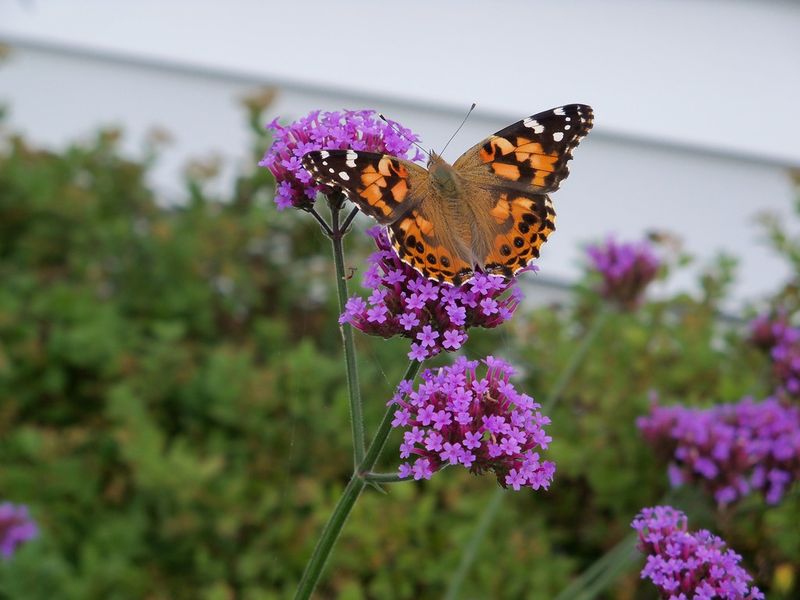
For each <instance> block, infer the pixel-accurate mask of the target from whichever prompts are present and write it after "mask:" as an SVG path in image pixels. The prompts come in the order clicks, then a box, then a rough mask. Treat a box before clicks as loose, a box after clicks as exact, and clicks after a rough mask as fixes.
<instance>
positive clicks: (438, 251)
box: [389, 210, 474, 285]
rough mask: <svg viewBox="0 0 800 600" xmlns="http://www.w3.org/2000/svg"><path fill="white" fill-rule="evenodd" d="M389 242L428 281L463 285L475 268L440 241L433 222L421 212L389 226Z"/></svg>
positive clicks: (409, 215)
mask: <svg viewBox="0 0 800 600" xmlns="http://www.w3.org/2000/svg"><path fill="white" fill-rule="evenodd" d="M389 239H390V240H391V242H392V247H393V248H394V250H395V252H397V255H398V256H399V257H400V260H402V261H403V262H405V263H406V264H408V265H410V266H412V267H413V268H414V269H415V270H416V271H417V272H418V273H420V274H422V275H423V276H424V277H427V278H428V279H433V280H436V281H439V282H440V283H449V284H452V285H461V284H462V283H464V282H465V281H467V280H468V279H470V278H471V277H472V276H473V275H474V273H473V271H472V267H471V266H470V265H469V264H467V263H466V262H464V261H463V260H462V259H461V258H459V257H457V256H455V255H453V254H452V253H451V252H450V251H448V250H447V248H445V247H444V245H442V244H441V243H439V242H438V240H437V238H436V232H435V230H434V227H433V223H431V221H430V220H428V219H426V218H425V217H424V216H423V215H422V214H420V212H419V211H417V210H412V211H411V212H410V213H409V214H408V215H407V216H405V217H403V218H402V219H400V220H399V221H397V222H396V223H393V224H392V225H390V226H389Z"/></svg>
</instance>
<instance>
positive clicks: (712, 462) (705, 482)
mask: <svg viewBox="0 0 800 600" xmlns="http://www.w3.org/2000/svg"><path fill="white" fill-rule="evenodd" d="M637 426H638V427H639V429H640V431H641V432H642V435H643V436H644V438H645V439H646V440H647V442H648V443H649V444H650V445H651V446H653V447H654V448H655V449H656V451H657V452H658V453H659V454H660V455H662V456H663V457H665V458H667V459H668V460H670V464H669V467H668V473H669V477H670V480H671V482H672V484H673V485H674V486H678V485H681V484H684V483H698V484H700V485H702V486H703V487H704V488H705V489H707V490H708V491H709V492H710V493H711V494H713V496H714V498H715V499H716V501H717V502H718V503H719V504H720V505H726V504H730V503H732V502H735V501H736V500H738V499H740V498H742V497H743V496H746V495H747V494H749V493H750V492H752V491H759V492H761V493H762V494H763V495H764V497H765V499H766V501H767V502H768V503H770V504H776V503H778V502H779V501H780V500H781V498H782V497H783V495H784V493H785V492H786V490H787V489H788V488H789V487H790V486H791V485H792V483H793V482H794V481H796V480H797V479H798V478H800V409H798V408H797V407H790V406H786V405H784V404H782V403H781V402H779V401H778V400H775V399H771V398H770V399H767V400H764V401H763V402H753V401H752V400H751V399H749V398H745V399H744V400H742V401H741V402H739V403H737V404H728V405H719V406H715V407H713V408H710V409H693V408H684V407H681V406H671V407H665V406H658V405H654V406H653V408H652V409H651V412H650V415H649V416H646V417H640V418H639V419H638V420H637Z"/></svg>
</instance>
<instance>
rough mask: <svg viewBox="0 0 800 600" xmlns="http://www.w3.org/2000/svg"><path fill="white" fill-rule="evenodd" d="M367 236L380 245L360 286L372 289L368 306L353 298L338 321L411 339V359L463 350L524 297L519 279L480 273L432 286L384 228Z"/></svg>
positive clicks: (506, 317) (373, 332)
mask: <svg viewBox="0 0 800 600" xmlns="http://www.w3.org/2000/svg"><path fill="white" fill-rule="evenodd" d="M368 233H369V234H370V235H371V236H372V237H373V238H374V239H375V243H376V244H377V246H378V250H376V251H375V252H373V253H372V255H371V256H370V257H369V259H368V262H369V264H370V267H369V269H368V270H367V272H366V273H365V275H364V279H363V281H362V283H363V285H364V286H365V287H367V288H368V290H369V303H367V302H366V301H364V300H363V299H361V298H359V297H358V296H354V297H353V298H350V300H348V302H347V304H346V306H345V311H344V313H343V314H342V315H341V316H340V317H339V322H340V323H345V322H346V323H350V324H352V325H353V326H354V327H356V328H357V329H360V330H361V331H363V332H364V333H367V334H370V335H378V336H381V337H385V338H389V337H392V336H395V335H401V336H403V337H406V338H408V339H410V340H412V342H413V343H412V344H411V349H410V351H409V353H408V357H409V358H410V359H412V360H420V361H421V360H424V359H426V358H430V357H432V356H435V355H437V354H439V353H440V352H441V351H442V350H445V351H454V350H457V349H459V348H460V347H461V346H462V345H464V343H465V342H466V341H467V337H468V335H467V330H468V329H470V328H471V327H484V328H487V329H489V328H493V327H497V326H498V325H501V324H502V323H504V322H505V321H507V320H509V319H510V318H511V317H512V316H513V314H514V311H515V310H516V309H517V306H519V303H520V300H521V298H522V293H521V292H520V291H519V288H518V287H517V285H516V280H515V279H511V280H504V279H502V278H500V277H496V276H492V275H486V274H484V273H476V275H475V277H473V278H472V279H470V280H469V281H467V282H465V283H463V284H462V285H461V286H459V287H454V286H450V285H447V284H441V283H436V282H433V281H429V280H428V279H426V278H425V277H424V276H422V275H420V274H419V273H417V272H416V271H415V270H414V269H413V268H411V267H410V266H408V265H407V264H405V263H404V262H402V261H401V260H400V259H399V258H398V257H397V255H396V254H395V253H394V250H392V246H391V244H390V243H389V238H388V237H387V235H386V232H385V231H384V230H383V229H382V228H380V227H373V228H372V229H370V230H369V231H368ZM400 274H402V277H401V276H400Z"/></svg>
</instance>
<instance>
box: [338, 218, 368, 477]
mask: <svg viewBox="0 0 800 600" xmlns="http://www.w3.org/2000/svg"><path fill="white" fill-rule="evenodd" d="M340 212H341V203H338V204H337V203H334V202H331V235H330V236H329V237H330V238H331V243H332V244H333V262H334V264H335V266H336V291H337V294H338V296H339V314H342V313H343V312H344V307H345V304H346V303H347V297H348V296H347V274H346V273H345V267H344V247H343V241H344V235H345V231H346V228H341V227H340V226H339V213H340ZM339 329H340V331H341V332H342V342H343V344H344V360H345V364H346V366H347V389H348V391H349V395H350V424H351V427H352V434H353V467H354V468H357V467H358V465H360V464H361V461H363V460H364V411H363V408H362V406H361V389H360V386H359V384H358V368H357V366H356V348H355V343H354V342H353V327H352V326H351V325H350V323H342V325H340V327H339Z"/></svg>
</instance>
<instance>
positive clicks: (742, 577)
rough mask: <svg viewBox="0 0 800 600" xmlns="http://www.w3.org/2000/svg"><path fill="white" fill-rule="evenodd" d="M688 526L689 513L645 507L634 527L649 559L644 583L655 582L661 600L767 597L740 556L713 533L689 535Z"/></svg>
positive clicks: (672, 509)
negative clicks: (687, 516) (742, 564)
mask: <svg viewBox="0 0 800 600" xmlns="http://www.w3.org/2000/svg"><path fill="white" fill-rule="evenodd" d="M687 526H688V521H687V518H686V515H685V514H684V513H683V512H681V511H679V510H677V509H675V508H672V507H671V506H655V507H653V508H644V509H642V511H641V512H640V513H639V514H638V515H637V516H636V518H635V519H634V520H633V522H632V523H631V527H633V528H634V529H635V530H636V531H637V532H638V534H639V543H638V544H637V546H636V547H637V548H638V549H639V550H640V551H641V552H642V553H643V554H645V556H647V562H646V563H645V566H644V568H643V569H642V573H641V576H642V579H650V581H652V582H653V584H654V585H655V586H656V587H657V588H658V590H659V592H660V594H661V598H665V599H670V600H671V599H675V600H681V599H683V600H689V599H693V598H697V599H700V600H712V599H716V598H720V599H723V600H756V599H762V598H764V594H762V593H761V591H760V590H759V589H758V588H757V587H756V586H754V585H752V584H751V582H752V580H753V578H752V577H751V576H750V574H749V573H748V572H747V571H745V570H744V569H743V568H742V567H741V566H740V565H739V562H740V561H741V560H742V557H741V556H739V555H738V554H737V553H736V552H734V551H733V550H731V549H729V548H727V547H726V544H725V542H724V541H723V540H722V539H721V538H719V537H717V536H715V535H713V534H712V533H711V532H709V531H707V530H705V529H700V530H698V531H694V532H690V531H688V530H687Z"/></svg>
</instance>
